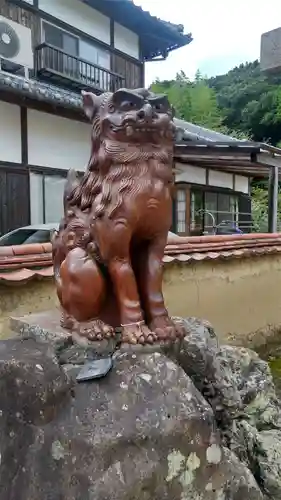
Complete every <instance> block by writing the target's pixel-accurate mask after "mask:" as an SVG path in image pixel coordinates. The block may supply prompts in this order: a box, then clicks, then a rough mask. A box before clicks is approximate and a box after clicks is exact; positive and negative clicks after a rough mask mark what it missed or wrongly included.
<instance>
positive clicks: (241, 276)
mask: <svg viewBox="0 0 281 500" xmlns="http://www.w3.org/2000/svg"><path fill="white" fill-rule="evenodd" d="M280 283H281V256H276V255H271V256H260V257H255V258H244V259H243V258H240V259H233V260H229V261H219V260H217V261H203V262H197V263H194V264H188V265H186V264H170V265H169V266H168V267H167V268H166V269H165V273H164V294H165V298H166V303H167V307H168V310H169V311H170V314H172V315H176V316H196V317H199V318H204V319H207V320H208V321H210V323H211V324H212V325H213V327H214V328H215V331H216V332H217V334H218V335H219V338H220V339H221V340H222V341H224V342H227V343H234V344H240V345H246V346H250V347H257V346H260V345H262V344H264V343H266V342H267V340H268V339H269V338H272V339H273V338H274V337H275V338H276V333H277V334H278V332H279V331H280V330H281V294H280ZM56 304H57V299H56V294H55V290H54V285H53V282H52V281H41V282H38V281H34V282H32V283H29V284H27V285H24V286H18V287H7V286H1V287H0V336H2V337H3V336H6V335H7V332H8V321H9V316H21V315H24V314H28V313H31V312H36V311H47V310H50V309H52V308H54V307H55V306H56ZM277 339H278V336H277ZM280 341H281V336H280Z"/></svg>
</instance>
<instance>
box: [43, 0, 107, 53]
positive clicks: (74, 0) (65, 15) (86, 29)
mask: <svg viewBox="0 0 281 500" xmlns="http://www.w3.org/2000/svg"><path fill="white" fill-rule="evenodd" d="M39 9H41V10H43V11H44V12H47V13H48V14H51V15H52V16H54V17H56V18H57V19H60V20H61V21H63V22H64V23H66V24H69V25H70V26H74V27H75V28H77V29H79V30H80V31H82V32H83V33H87V34H88V35H90V36H92V37H94V38H97V39H98V40H101V41H102V42H104V43H107V44H108V45H109V44H110V19H109V17H106V16H104V15H103V14H101V13H100V12H98V11H97V10H95V9H93V8H92V7H89V6H88V5H86V4H85V3H83V2H81V1H80V0H39Z"/></svg>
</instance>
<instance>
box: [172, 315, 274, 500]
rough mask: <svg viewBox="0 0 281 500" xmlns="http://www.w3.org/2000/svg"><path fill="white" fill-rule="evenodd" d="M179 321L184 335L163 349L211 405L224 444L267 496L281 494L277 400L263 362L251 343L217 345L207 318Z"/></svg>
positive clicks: (270, 377) (267, 370) (269, 375)
mask: <svg viewBox="0 0 281 500" xmlns="http://www.w3.org/2000/svg"><path fill="white" fill-rule="evenodd" d="M176 320H178V321H182V320H181V319H180V318H177V319H176ZM184 322H185V326H186V329H187V331H188V332H189V333H188V335H187V336H186V337H185V339H184V340H183V342H182V345H181V346H180V348H177V347H176V346H175V347H174V349H172V350H171V349H169V350H167V354H168V355H170V356H172V358H174V359H175V360H176V362H177V363H179V364H180V365H181V366H182V368H183V369H184V370H185V372H186V374H188V375H189V376H190V377H191V379H192V381H193V383H194V384H195V386H196V387H197V389H198V390H199V391H200V392H201V393H202V394H203V395H204V397H205V399H206V400H207V401H208V402H209V404H210V405H211V407H212V408H213V411H214V414H215V417H216V423H217V425H218V428H219V431H220V435H221V439H222V442H223V443H224V445H225V446H226V447H228V448H229V449H230V450H231V451H232V452H233V453H235V455H236V456H237V457H238V458H239V460H240V461H241V462H243V463H244V464H245V465H246V466H247V467H248V468H249V469H250V470H251V471H252V473H253V475H254V476H255V479H256V480H257V482H258V484H259V486H260V487H261V489H262V491H263V492H264V494H265V495H266V496H267V498H271V499H274V500H281V403H280V400H279V399H278V397H277V396H276V392H275V387H274V383H273V378H272V374H271V371H270V368H269V365H268V363H266V362H265V361H263V360H262V359H261V358H260V357H259V356H258V355H257V354H256V353H255V352H254V351H252V350H250V349H246V348H242V347H234V346H227V345H221V346H220V345H219V343H218V340H217V337H216V335H215V332H214V330H213V328H212V327H211V325H210V324H209V323H208V322H207V321H202V320H198V319H196V318H187V319H185V320H184Z"/></svg>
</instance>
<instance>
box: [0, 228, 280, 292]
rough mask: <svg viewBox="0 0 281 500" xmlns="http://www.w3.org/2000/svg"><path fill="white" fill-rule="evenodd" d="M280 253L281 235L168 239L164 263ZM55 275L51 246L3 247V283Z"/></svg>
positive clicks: (0, 255)
mask: <svg viewBox="0 0 281 500" xmlns="http://www.w3.org/2000/svg"><path fill="white" fill-rule="evenodd" d="M279 253H281V233H276V234H267V233H256V234H243V235H220V236H218V235H217V236H198V237H195V236H191V237H180V236H171V235H170V236H169V239H168V244H167V246H166V250H165V256H164V263H165V265H166V266H167V265H169V264H171V263H179V264H190V263H194V262H201V261H204V260H205V261H207V260H213V261H216V260H226V259H234V258H235V259H237V258H246V257H256V256H260V255H272V254H279ZM52 276H53V266H52V253H51V244H50V243H48V244H45V245H40V244H37V245H22V246H15V247H0V283H1V282H2V283H3V284H7V285H8V284H18V285H20V284H24V283H26V282H27V281H30V280H38V279H39V280H40V279H44V278H51V277H52Z"/></svg>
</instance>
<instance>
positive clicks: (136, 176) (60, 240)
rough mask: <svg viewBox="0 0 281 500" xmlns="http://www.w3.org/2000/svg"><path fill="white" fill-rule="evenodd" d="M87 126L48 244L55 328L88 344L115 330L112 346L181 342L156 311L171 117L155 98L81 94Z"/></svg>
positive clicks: (160, 306) (179, 331) (162, 311)
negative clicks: (85, 155)
mask: <svg viewBox="0 0 281 500" xmlns="http://www.w3.org/2000/svg"><path fill="white" fill-rule="evenodd" d="M82 100H83V107H84V111H85V114H86V115H87V117H88V118H89V120H90V122H91V124H92V138H91V141H92V144H91V155H90V160H89V164H88V167H87V169H86V172H85V174H84V175H83V176H82V177H81V178H79V177H78V175H77V174H76V173H75V172H74V171H70V172H69V174H68V179H67V182H66V186H65V192H64V218H63V220H62V221H61V224H60V228H59V231H58V232H56V233H55V234H54V236H53V262H54V272H55V282H56V287H57V293H58V297H59V301H60V304H61V308H62V311H63V314H62V326H63V327H65V328H68V329H71V330H72V331H73V332H74V331H75V332H76V334H77V333H78V334H79V335H81V336H84V337H86V338H87V339H88V340H102V339H105V338H110V337H111V336H114V335H115V329H116V328H117V327H119V328H121V342H123V343H129V344H149V343H150V344H152V343H154V342H159V341H160V342H161V341H164V342H165V341H172V340H175V339H176V338H179V337H182V336H184V334H185V331H184V329H183V327H181V326H180V325H178V324H175V323H174V322H173V321H172V320H171V318H170V317H169V315H168V312H167V309H166V308H165V304H164V298H163V293H162V276H163V264H162V261H163V256H164V249H165V246H166V242H167V236H168V231H169V228H170V227H171V222H172V199H171V189H172V186H173V173H172V161H173V143H174V134H175V125H174V123H173V110H172V108H171V106H170V104H169V101H168V99H167V97H166V96H165V95H155V94H153V93H151V92H149V91H147V90H145V89H137V90H127V89H120V90H117V91H116V92H114V93H104V94H102V95H100V96H96V95H94V94H92V93H91V92H83V93H82Z"/></svg>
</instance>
